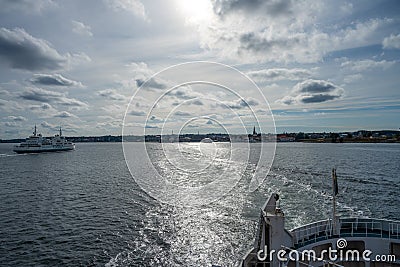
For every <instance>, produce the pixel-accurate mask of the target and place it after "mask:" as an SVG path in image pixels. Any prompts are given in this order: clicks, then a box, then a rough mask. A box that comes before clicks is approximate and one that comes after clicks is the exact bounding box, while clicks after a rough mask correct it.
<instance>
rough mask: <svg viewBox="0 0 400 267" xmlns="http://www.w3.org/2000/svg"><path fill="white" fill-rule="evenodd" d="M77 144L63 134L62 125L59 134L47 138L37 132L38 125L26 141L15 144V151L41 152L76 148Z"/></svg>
mask: <svg viewBox="0 0 400 267" xmlns="http://www.w3.org/2000/svg"><path fill="white" fill-rule="evenodd" d="M74 149H75V144H74V143H72V142H69V141H67V139H65V137H64V136H63V135H62V130H61V127H60V132H59V134H56V135H55V136H54V137H51V138H46V137H43V136H42V135H41V134H38V133H37V130H36V125H35V130H34V132H33V135H31V136H29V137H28V138H27V139H26V140H25V142H22V143H21V144H19V145H16V146H14V149H13V151H14V152H17V153H40V152H55V151H67V150H74Z"/></svg>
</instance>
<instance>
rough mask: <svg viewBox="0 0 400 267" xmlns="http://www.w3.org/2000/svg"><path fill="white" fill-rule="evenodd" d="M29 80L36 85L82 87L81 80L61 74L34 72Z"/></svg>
mask: <svg viewBox="0 0 400 267" xmlns="http://www.w3.org/2000/svg"><path fill="white" fill-rule="evenodd" d="M30 82H31V83H33V84H36V85H46V86H77V87H83V85H82V83H81V82H77V81H73V80H70V79H67V78H65V77H63V76H62V75H61V74H35V75H34V76H33V77H32V78H31V79H30Z"/></svg>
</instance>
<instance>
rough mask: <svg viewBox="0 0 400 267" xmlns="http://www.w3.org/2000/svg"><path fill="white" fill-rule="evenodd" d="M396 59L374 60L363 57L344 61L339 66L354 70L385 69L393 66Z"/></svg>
mask: <svg viewBox="0 0 400 267" xmlns="http://www.w3.org/2000/svg"><path fill="white" fill-rule="evenodd" d="M395 63H396V61H386V60H381V61H375V60H372V59H364V60H358V61H345V62H343V63H342V64H341V65H340V66H341V67H342V68H346V69H349V70H352V71H356V72H363V71H368V70H372V69H376V68H380V69H387V68H390V67H391V66H393V65H394V64H395Z"/></svg>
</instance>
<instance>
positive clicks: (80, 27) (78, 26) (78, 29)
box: [72, 20, 93, 37]
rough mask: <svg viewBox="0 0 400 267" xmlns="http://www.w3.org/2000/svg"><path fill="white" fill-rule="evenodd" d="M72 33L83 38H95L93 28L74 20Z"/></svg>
mask: <svg viewBox="0 0 400 267" xmlns="http://www.w3.org/2000/svg"><path fill="white" fill-rule="evenodd" d="M72 31H73V32H74V33H76V34H79V35H82V36H88V37H92V36H93V33H92V29H91V27H90V26H88V25H85V24H83V22H80V21H77V20H72Z"/></svg>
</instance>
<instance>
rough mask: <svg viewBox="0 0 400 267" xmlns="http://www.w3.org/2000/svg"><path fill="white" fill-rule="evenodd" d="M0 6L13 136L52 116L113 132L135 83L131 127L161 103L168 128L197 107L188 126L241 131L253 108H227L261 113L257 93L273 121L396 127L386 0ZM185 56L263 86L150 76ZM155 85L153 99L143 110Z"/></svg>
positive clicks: (153, 122) (21, 2)
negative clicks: (229, 86)
mask: <svg viewBox="0 0 400 267" xmlns="http://www.w3.org/2000/svg"><path fill="white" fill-rule="evenodd" d="M0 6H1V8H0V13H1V14H0V112H1V115H2V116H1V121H0V125H1V126H0V138H17V137H25V136H27V135H28V134H29V133H30V132H31V129H32V127H33V125H34V124H37V125H38V127H39V128H40V131H41V132H42V133H44V134H46V135H47V134H53V133H54V131H55V129H56V128H57V127H58V126H59V125H62V126H63V127H64V129H65V132H66V134H67V135H104V134H120V133H121V127H122V121H123V118H124V114H125V111H126V110H127V106H128V103H129V101H130V99H131V97H132V96H133V95H134V94H135V93H136V96H135V98H134V99H133V100H132V101H131V105H130V106H129V109H128V112H127V122H126V123H127V125H129V126H130V128H129V133H133V134H142V133H143V129H153V130H154V131H157V129H158V130H160V129H161V128H162V127H163V126H162V125H165V121H164V119H165V118H166V117H168V114H167V115H166V113H168V112H170V113H171V112H172V113H173V115H174V116H171V118H170V120H169V124H167V125H168V127H167V129H166V130H167V131H168V132H169V131H170V130H171V131H172V130H175V131H179V129H181V128H182V125H183V124H185V123H186V122H188V121H191V119H193V118H194V117H195V116H200V117H201V118H200V119H199V118H198V119H196V120H193V121H192V122H190V123H189V124H188V125H189V126H190V124H191V126H193V127H192V130H193V131H195V132H197V131H213V129H214V130H215V129H217V128H218V127H221V125H222V124H225V125H224V126H223V127H225V129H228V130H229V131H232V132H243V131H244V130H251V129H252V125H254V122H253V121H252V120H251V119H249V120H247V121H246V122H245V123H244V128H240V127H237V126H235V124H236V123H237V116H239V117H240V116H244V115H245V114H246V109H247V110H248V109H249V107H250V106H252V109H251V110H253V111H255V112H256V113H258V114H257V116H259V117H258V120H259V122H260V123H261V124H262V123H263V122H266V123H267V122H268V120H263V119H262V118H263V116H269V115H270V114H269V113H268V111H267V110H265V107H266V105H265V103H264V102H265V101H264V100H263V97H262V95H263V96H265V98H266V100H267V101H268V103H269V106H270V107H271V110H272V113H273V115H274V119H275V123H276V127H277V131H278V132H282V131H348V130H358V129H398V128H399V127H400V119H399V118H400V116H399V110H400V88H399V84H400V77H399V73H400V62H399V60H400V3H399V2H398V1H396V0H394V1H354V2H351V1H336V0H335V1H286V0H285V1H279V0H193V1H188V0H171V1H161V0H159V1H146V0H104V1H97V0H93V1H91V0H86V1H74V0H68V1H52V0H35V1H33V0H32V1H29V0H13V1H11V0H0ZM189 61H212V62H218V63H222V64H227V65H229V66H233V67H235V68H237V70H239V71H240V72H242V73H244V74H245V75H247V76H248V77H250V78H251V79H253V80H254V81H255V82H256V84H257V85H258V87H259V88H260V90H261V93H262V95H261V96H260V95H259V94H258V92H257V90H253V89H250V87H248V85H246V84H245V82H243V79H239V78H238V79H237V80H235V79H234V80H235V81H236V83H235V85H236V86H237V87H238V89H234V91H235V92H237V93H238V94H236V98H235V97H232V96H233V95H232V94H231V95H229V94H227V93H226V90H225V91H224V90H222V89H221V88H217V87H216V86H211V85H207V84H202V85H201V84H199V85H187V86H181V87H179V88H175V89H173V90H170V89H171V87H173V86H174V85H175V83H174V81H175V80H180V79H179V78H177V77H173V74H171V73H164V75H161V76H156V77H153V78H151V77H152V75H153V74H155V73H158V72H160V71H162V70H164V69H165V68H167V67H170V66H172V65H175V64H181V63H184V62H189ZM190 66H191V65H190ZM190 66H189V67H188V68H187V69H190ZM195 72H196V71H195V70H194V71H192V72H191V73H190V75H193V73H195ZM198 72H201V73H202V75H203V76H205V75H206V76H207V77H212V76H213V75H214V76H215V77H216V78H215V79H217V80H218V79H220V80H219V81H220V82H222V81H223V80H224V79H223V78H221V77H222V76H224V75H225V76H224V77H225V81H232V77H231V76H229V75H232V73H230V74H226V73H220V75H219V76H218V75H217V74H216V73H219V72H218V70H212V68H211V67H209V66H208V67H207V66H203V67H201V66H200V69H199V70H198ZM228 72H229V71H228ZM175 74H176V73H175ZM176 75H177V76H179V75H181V76H182V77H183V76H185V77H189V76H190V75H186V74H185V73H183V72H182V73H180V74H179V73H178V74H176ZM217 76H218V77H217ZM203 78H204V77H203ZM193 79H195V80H196V77H193ZM211 80H212V79H211ZM146 81H147V82H146ZM141 86H142V87H141ZM139 87H141V88H140V89H138V88H139ZM138 90H139V91H140V92H139V91H138ZM159 95H163V96H164V97H163V98H162V101H160V102H159V103H157V105H156V106H157V107H158V110H157V111H156V112H153V113H152V112H149V111H151V110H152V109H151V108H152V107H154V103H155V101H157V99H159V98H157V97H158V96H159ZM238 96H239V98H238ZM241 97H243V98H241ZM176 107H179V108H176ZM238 114H239V115H238ZM250 117H251V116H250ZM260 118H261V119H260ZM146 121H147V122H148V123H146ZM268 123H270V122H268ZM186 126H187V125H186ZM213 127H214V128H213ZM243 129H244V130H243ZM187 131H189V132H190V127H187ZM215 131H218V130H215Z"/></svg>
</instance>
